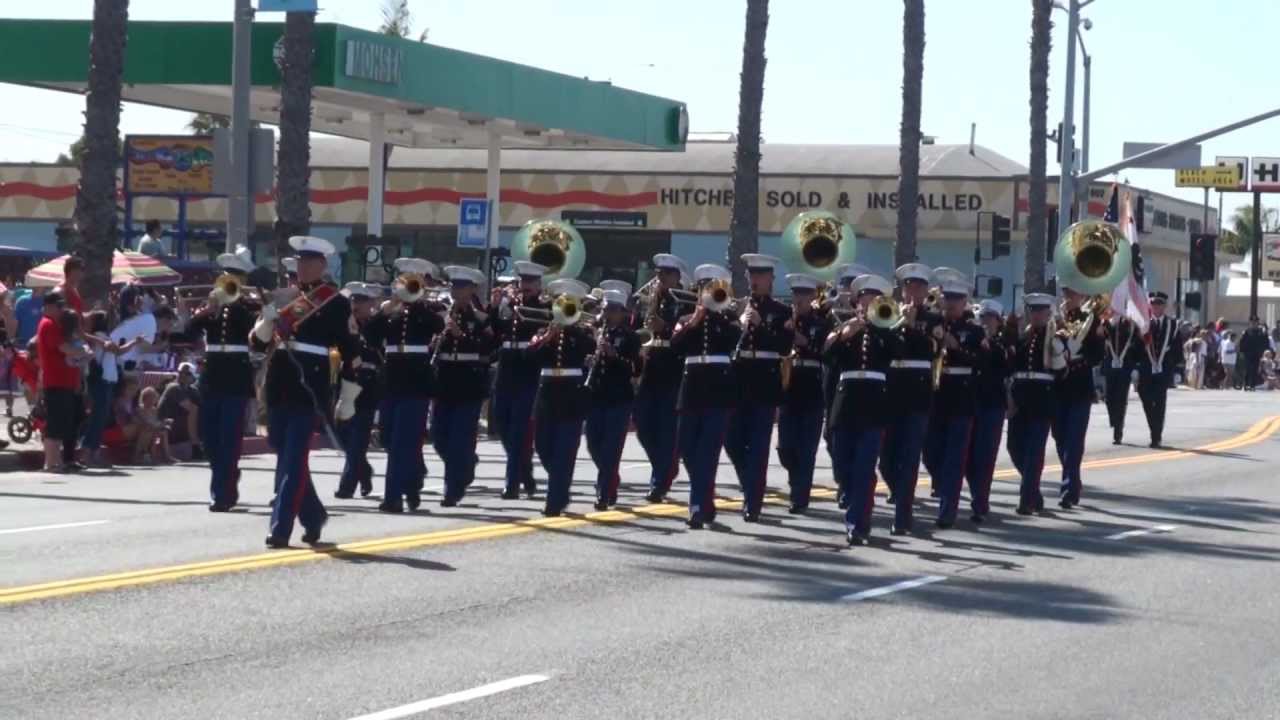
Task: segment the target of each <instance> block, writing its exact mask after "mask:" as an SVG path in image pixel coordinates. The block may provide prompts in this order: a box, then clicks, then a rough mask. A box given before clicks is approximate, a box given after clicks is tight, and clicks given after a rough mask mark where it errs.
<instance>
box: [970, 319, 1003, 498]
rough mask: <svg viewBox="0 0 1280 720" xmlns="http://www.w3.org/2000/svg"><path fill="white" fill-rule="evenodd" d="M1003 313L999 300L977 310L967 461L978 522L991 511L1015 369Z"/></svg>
mask: <svg viewBox="0 0 1280 720" xmlns="http://www.w3.org/2000/svg"><path fill="white" fill-rule="evenodd" d="M1003 313H1004V307H1003V306H1001V305H1000V303H999V302H998V301H996V300H983V301H982V303H981V305H980V306H979V310H978V322H979V323H981V325H982V333H983V337H982V349H983V352H982V354H981V355H980V356H979V358H978V363H977V366H976V367H975V373H976V375H975V377H974V396H975V398H974V399H975V403H974V412H973V432H972V434H971V435H970V438H969V452H968V461H967V463H966V464H965V479H966V480H967V481H968V484H969V502H970V509H971V510H972V511H973V515H972V520H973V522H975V523H981V522H983V521H984V520H985V519H986V517H987V515H988V514H989V513H990V512H991V481H992V479H993V478H994V476H995V470H996V460H997V458H998V457H999V455H1000V444H1001V443H1000V441H1001V440H1002V437H1001V436H1002V435H1003V434H1004V419H1005V412H1006V410H1007V407H1008V388H1007V386H1006V383H1007V382H1008V381H1009V379H1010V373H1011V372H1012V364H1013V350H1014V348H1013V346H1012V345H1011V344H1010V342H1009V340H1008V338H1007V337H1006V336H1005V325H1004V323H1003V321H1002V319H1001V315H1003Z"/></svg>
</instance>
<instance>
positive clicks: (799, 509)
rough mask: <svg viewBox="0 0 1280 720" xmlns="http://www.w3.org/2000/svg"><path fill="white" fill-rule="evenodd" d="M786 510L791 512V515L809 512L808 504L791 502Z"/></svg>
mask: <svg viewBox="0 0 1280 720" xmlns="http://www.w3.org/2000/svg"><path fill="white" fill-rule="evenodd" d="M787 512H789V513H791V514H792V515H804V514H805V513H807V512H809V506H808V505H795V504H792V505H791V507H789V508H787Z"/></svg>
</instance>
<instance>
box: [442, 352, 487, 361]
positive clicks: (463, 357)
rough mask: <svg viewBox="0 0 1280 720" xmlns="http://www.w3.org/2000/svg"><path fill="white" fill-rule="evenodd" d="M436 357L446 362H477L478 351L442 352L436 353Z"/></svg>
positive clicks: (478, 357)
mask: <svg viewBox="0 0 1280 720" xmlns="http://www.w3.org/2000/svg"><path fill="white" fill-rule="evenodd" d="M436 359H437V360H443V361H446V362H479V361H480V353H444V354H443V355H437V356H436Z"/></svg>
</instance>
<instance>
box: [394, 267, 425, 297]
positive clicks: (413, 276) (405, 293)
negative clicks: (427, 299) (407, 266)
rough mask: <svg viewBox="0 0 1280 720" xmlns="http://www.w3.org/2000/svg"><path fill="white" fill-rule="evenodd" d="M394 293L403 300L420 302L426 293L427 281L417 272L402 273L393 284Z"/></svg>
mask: <svg viewBox="0 0 1280 720" xmlns="http://www.w3.org/2000/svg"><path fill="white" fill-rule="evenodd" d="M391 287H392V293H393V294H394V295H395V296H396V299H397V300H400V301H401V302H407V303H414V302H418V301H419V300H421V299H422V298H423V296H424V295H426V291H427V282H426V280H425V279H424V278H423V277H422V276H421V275H419V274H418V273H415V272H407V273H402V274H401V275H400V276H399V277H397V278H396V281H395V283H394V284H392V286H391Z"/></svg>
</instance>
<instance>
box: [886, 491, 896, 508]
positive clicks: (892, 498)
mask: <svg viewBox="0 0 1280 720" xmlns="http://www.w3.org/2000/svg"><path fill="white" fill-rule="evenodd" d="M885 502H887V503H889V504H890V505H897V504H898V498H897V496H895V495H894V494H893V493H889V499H888V500H885Z"/></svg>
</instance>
